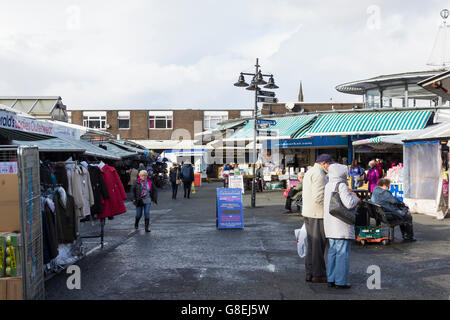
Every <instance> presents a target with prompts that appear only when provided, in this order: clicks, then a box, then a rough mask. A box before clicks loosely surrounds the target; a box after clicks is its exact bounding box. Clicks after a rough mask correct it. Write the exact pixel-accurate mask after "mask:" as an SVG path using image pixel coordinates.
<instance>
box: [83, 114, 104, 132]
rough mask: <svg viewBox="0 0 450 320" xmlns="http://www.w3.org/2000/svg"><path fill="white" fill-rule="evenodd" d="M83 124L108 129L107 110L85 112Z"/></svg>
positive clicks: (93, 127)
mask: <svg viewBox="0 0 450 320" xmlns="http://www.w3.org/2000/svg"><path fill="white" fill-rule="evenodd" d="M83 126H85V127H88V128H92V129H106V111H85V112H83Z"/></svg>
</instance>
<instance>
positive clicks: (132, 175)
mask: <svg viewBox="0 0 450 320" xmlns="http://www.w3.org/2000/svg"><path fill="white" fill-rule="evenodd" d="M129 175H130V180H129V181H128V185H129V186H132V185H134V182H135V181H136V180H137V178H138V171H137V169H136V168H131V169H130V170H129Z"/></svg>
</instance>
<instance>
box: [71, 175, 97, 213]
mask: <svg viewBox="0 0 450 320" xmlns="http://www.w3.org/2000/svg"><path fill="white" fill-rule="evenodd" d="M72 196H73V198H74V200H75V211H76V213H77V215H78V216H79V217H86V216H88V215H90V214H91V206H92V205H94V194H93V192H92V185H91V179H90V175H89V171H88V170H87V169H86V168H85V167H83V166H76V167H75V170H74V171H73V173H72Z"/></svg>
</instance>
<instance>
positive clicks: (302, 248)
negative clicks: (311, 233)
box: [294, 224, 308, 258]
mask: <svg viewBox="0 0 450 320" xmlns="http://www.w3.org/2000/svg"><path fill="white" fill-rule="evenodd" d="M294 233H295V238H296V239H297V252H298V255H299V257H300V258H304V257H305V256H306V250H308V242H307V241H306V225H305V224H303V226H302V227H301V228H300V229H295V231H294Z"/></svg>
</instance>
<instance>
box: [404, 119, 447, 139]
mask: <svg viewBox="0 0 450 320" xmlns="http://www.w3.org/2000/svg"><path fill="white" fill-rule="evenodd" d="M448 139H450V122H443V123H440V124H436V125H433V126H429V127H427V128H425V129H423V130H418V131H415V132H412V133H410V134H409V135H408V136H407V137H406V138H405V139H404V140H403V141H404V142H407V141H425V140H448Z"/></svg>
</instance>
